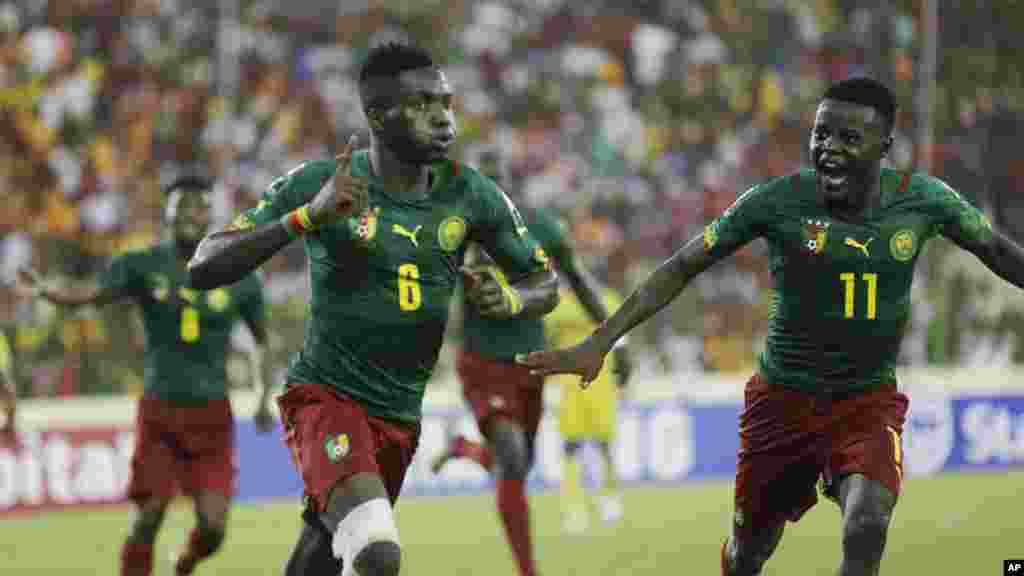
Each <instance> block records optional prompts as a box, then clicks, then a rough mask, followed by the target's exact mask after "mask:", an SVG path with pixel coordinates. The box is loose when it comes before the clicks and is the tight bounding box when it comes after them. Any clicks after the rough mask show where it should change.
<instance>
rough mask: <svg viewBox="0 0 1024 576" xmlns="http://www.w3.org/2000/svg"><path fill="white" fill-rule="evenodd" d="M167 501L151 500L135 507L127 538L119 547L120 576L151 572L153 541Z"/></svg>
mask: <svg viewBox="0 0 1024 576" xmlns="http://www.w3.org/2000/svg"><path fill="white" fill-rule="evenodd" d="M168 503H169V501H168V500H165V499H162V498H152V499H149V500H145V501H142V502H139V503H138V504H137V505H136V507H135V518H134V520H133V521H132V527H131V530H130V531H129V533H128V538H127V539H125V542H124V545H123V546H122V547H121V576H149V575H150V574H151V573H152V571H153V541H154V540H156V535H157V532H159V531H160V526H161V525H162V524H163V521H164V515H165V514H166V512H167V505H168Z"/></svg>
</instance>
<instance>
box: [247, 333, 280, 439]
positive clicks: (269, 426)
mask: <svg viewBox="0 0 1024 576" xmlns="http://www.w3.org/2000/svg"><path fill="white" fill-rule="evenodd" d="M244 322H245V325H246V326H247V327H248V328H249V332H250V333H252V337H253V340H254V341H255V346H254V347H253V350H252V351H251V352H250V354H249V366H250V369H251V370H252V374H253V378H254V384H255V386H256V388H258V389H259V391H260V399H259V402H258V403H257V405H256V412H255V414H253V423H254V424H255V426H256V430H257V431H259V432H270V431H271V430H273V429H274V416H273V414H271V412H270V383H271V382H272V381H273V378H272V377H271V371H270V363H269V362H267V361H266V358H267V328H266V326H265V325H264V323H263V322H262V321H261V320H257V319H254V318H250V317H248V316H245V317H244Z"/></svg>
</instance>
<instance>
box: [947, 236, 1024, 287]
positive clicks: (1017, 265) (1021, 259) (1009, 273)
mask: <svg viewBox="0 0 1024 576" xmlns="http://www.w3.org/2000/svg"><path fill="white" fill-rule="evenodd" d="M957 243H958V244H960V245H961V247H963V248H965V249H966V250H968V251H969V252H971V253H972V254H974V255H975V256H977V257H978V259H980V260H981V261H982V262H983V263H984V264H985V266H986V267H988V269H989V270H991V271H992V272H994V273H995V274H996V276H999V277H1000V278H1002V279H1003V280H1006V281H1007V282H1009V283H1010V284H1013V285H1014V286H1016V287H1018V288H1020V289H1022V290H1024V248H1022V247H1021V245H1020V244H1017V243H1016V242H1014V241H1013V240H1012V239H1011V238H1010V237H1009V236H1007V235H1006V234H1005V233H1003V232H1000V231H999V230H992V236H991V238H987V239H985V240H984V241H975V242H970V241H968V242H961V241H958V242H957Z"/></svg>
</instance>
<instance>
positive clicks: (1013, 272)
mask: <svg viewBox="0 0 1024 576" xmlns="http://www.w3.org/2000/svg"><path fill="white" fill-rule="evenodd" d="M894 114H895V104H894V101H893V97H892V93H891V92H890V91H889V89H888V88H886V87H885V86H884V85H882V84H880V83H878V82H876V81H874V80H871V79H866V78H857V79H849V80H844V81H842V82H839V83H837V84H834V85H832V86H831V87H830V88H829V89H828V91H827V92H826V93H825V95H824V97H823V99H822V100H821V101H820V103H819V104H818V108H817V112H816V117H815V121H814V127H813V129H812V131H811V134H810V146H809V147H810V158H811V160H812V162H813V168H812V169H804V170H800V171H798V172H796V173H794V174H791V175H788V176H784V177H781V178H777V179H774V180H771V181H768V182H766V183H764V184H761V185H759V186H755V187H753V188H752V189H750V190H748V191H747V192H746V193H745V194H743V195H742V196H740V197H739V199H738V200H737V201H736V203H735V204H733V206H732V207H730V208H729V209H728V210H726V211H725V212H724V213H723V214H722V215H721V216H720V217H719V218H717V219H716V220H714V221H713V222H712V223H711V224H710V225H708V226H707V227H706V228H705V229H704V233H703V234H702V235H700V236H698V237H697V238H695V239H693V240H692V241H690V242H689V243H687V244H686V245H685V246H684V247H683V248H681V249H680V250H679V251H678V252H677V253H676V254H675V255H673V256H672V257H671V258H669V259H668V260H667V261H666V262H664V263H663V264H662V265H661V267H660V268H658V270H656V271H655V272H654V273H652V274H651V276H650V277H648V278H647V280H646V281H645V282H644V283H643V284H642V285H641V286H640V287H639V288H638V289H637V291H636V292H634V293H633V295H631V296H630V297H629V298H628V299H627V300H626V302H625V303H624V304H623V306H622V308H620V309H619V311H618V312H617V313H616V314H615V315H614V316H612V318H611V319H610V320H608V322H606V323H605V324H604V325H602V326H601V327H599V328H598V329H597V330H596V331H595V332H594V333H593V334H591V335H590V336H589V337H588V338H587V339H586V340H584V341H583V342H581V343H579V344H578V345H577V346H575V347H573V348H569V349H565V350H560V351H551V352H539V353H536V354H533V355H531V356H529V357H528V358H526V359H524V362H525V363H526V365H528V366H530V367H531V368H532V369H533V370H535V371H536V372H537V373H539V374H550V373H555V372H573V373H577V374H580V375H582V377H583V380H584V381H587V382H589V381H590V380H593V378H594V376H595V375H596V374H597V373H598V370H599V369H600V367H601V362H602V358H603V357H604V355H605V353H606V352H607V350H608V349H610V348H611V346H612V344H613V343H614V342H615V341H616V340H617V339H618V338H619V337H621V336H622V335H623V334H625V333H626V332H628V331H629V330H630V329H632V328H633V327H634V326H636V325H637V324H639V323H640V322H643V321H644V320H646V319H647V318H649V317H650V316H651V315H653V314H654V313H656V312H657V311H658V310H660V309H662V308H663V307H664V306H665V305H667V304H668V303H669V302H671V301H672V299H673V298H675V297H676V296H677V295H678V294H679V292H680V291H681V290H682V289H683V288H684V287H685V286H686V285H687V284H688V283H689V282H690V280H692V279H693V278H694V277H695V276H697V275H698V274H700V273H701V272H702V271H704V270H706V269H707V268H709V267H711V266H712V265H714V264H715V263H716V262H718V261H719V260H722V259H723V258H725V257H727V256H728V255H730V254H732V253H733V252H734V251H736V250H737V249H738V248H739V247H741V246H743V245H744V244H746V243H748V242H750V241H751V240H753V239H755V238H764V239H765V240H766V241H767V244H768V251H769V252H768V254H769V265H770V269H771V271H772V274H773V276H774V279H775V286H776V292H775V299H774V306H773V307H772V310H773V312H772V315H771V324H770V327H769V332H768V338H767V342H766V344H765V350H764V352H763V353H762V355H761V358H760V369H759V370H758V373H757V374H756V375H754V376H753V377H752V378H751V379H750V381H749V382H748V383H747V386H746V392H745V395H744V397H745V400H744V409H743V412H742V415H741V416H740V430H739V433H740V452H739V462H738V466H737V471H736V488H735V490H736V491H735V511H734V517H733V527H732V536H731V538H729V539H728V540H727V541H726V543H725V544H724V545H723V549H722V572H723V574H727V575H733V576H738V575H750V574H760V573H761V567H762V565H763V564H764V563H765V561H766V560H767V559H768V558H769V556H771V554H772V552H773V551H774V550H775V547H776V545H777V544H778V542H779V539H780V538H781V536H782V531H783V527H784V525H785V522H786V521H787V520H789V521H796V520H798V519H799V518H800V517H801V515H802V514H803V513H804V512H805V511H806V510H807V509H809V508H810V507H811V506H813V505H814V503H815V502H816V493H815V483H816V481H817V479H818V478H819V476H821V477H823V479H824V482H823V489H824V493H825V494H826V495H827V496H830V497H832V498H834V499H836V501H837V502H838V503H839V506H840V509H841V512H842V533H843V537H842V550H843V559H842V563H841V565H840V568H839V571H838V574H840V575H841V576H861V575H874V574H878V569H879V565H880V563H881V559H882V553H883V550H884V547H885V541H886V533H887V531H888V527H889V519H890V518H891V516H892V512H893V507H894V506H895V505H896V499H897V497H898V495H899V492H900V485H901V482H902V479H903V462H902V449H901V441H900V434H901V431H902V427H903V422H904V417H905V415H906V411H907V406H908V400H907V397H906V396H904V395H903V394H901V393H900V392H899V391H898V390H897V383H896V375H895V373H894V370H893V367H894V364H895V362H896V358H897V354H898V351H899V348H900V346H899V345H900V341H901V339H902V335H903V328H904V326H905V324H906V321H907V318H908V314H909V307H910V283H911V279H912V277H913V269H914V265H915V263H916V261H917V258H918V256H919V255H920V254H921V248H922V247H923V245H924V243H925V242H926V241H928V240H929V239H930V238H932V237H934V236H936V235H940V234H941V235H943V236H945V237H947V238H949V239H950V240H952V241H953V242H954V243H956V244H957V245H958V246H960V247H961V248H963V249H965V250H968V251H970V252H971V253H973V254H974V255H976V256H977V257H978V258H979V259H980V260H981V261H982V262H983V263H984V264H985V265H986V266H987V267H988V268H989V269H990V270H992V271H993V272H994V273H995V274H997V275H998V276H1000V277H1001V278H1003V279H1005V280H1006V281H1008V282H1010V283H1012V284H1014V285H1015V286H1018V287H1024V251H1022V249H1021V247H1020V246H1019V245H1017V244H1016V243H1014V242H1013V241H1012V240H1010V239H1009V238H1007V237H1006V236H1005V235H1004V234H1002V233H1000V232H998V231H996V230H993V228H992V225H991V224H990V223H989V221H988V219H987V218H986V217H985V215H984V214H983V213H982V212H980V211H979V210H977V209H976V208H974V207H973V206H971V205H970V204H969V203H968V202H967V201H966V200H964V198H963V197H962V196H960V194H958V193H957V192H955V191H954V190H953V189H951V188H950V187H949V186H948V185H946V184H945V183H944V182H942V181H940V180H938V179H936V178H933V177H931V176H929V175H926V174H920V173H916V174H911V173H901V172H897V171H895V170H891V169H889V168H884V167H882V166H881V162H882V158H884V157H885V155H886V154H887V153H888V152H889V149H890V147H891V146H892V136H891V133H892V128H893V119H894ZM819 571H820V568H819Z"/></svg>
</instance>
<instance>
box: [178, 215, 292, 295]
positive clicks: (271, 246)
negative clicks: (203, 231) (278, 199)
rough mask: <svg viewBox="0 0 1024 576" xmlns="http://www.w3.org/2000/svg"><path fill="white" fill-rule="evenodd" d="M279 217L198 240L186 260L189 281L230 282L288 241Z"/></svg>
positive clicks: (199, 284)
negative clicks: (190, 258) (276, 219)
mask: <svg viewBox="0 0 1024 576" xmlns="http://www.w3.org/2000/svg"><path fill="white" fill-rule="evenodd" d="M292 239H293V238H292V236H291V234H289V232H288V230H287V229H286V228H285V227H284V224H282V223H281V222H280V221H277V222H268V223H266V224H263V225H261V226H256V227H254V228H248V229H243V230H237V229H233V230H222V231H220V232H214V233H213V234H210V235H209V236H207V237H206V238H204V239H203V241H202V242H201V243H200V244H199V248H197V249H196V253H195V255H194V256H192V260H190V261H189V263H188V276H189V284H190V285H191V286H192V287H193V288H196V289H198V290H212V289H214V288H218V287H220V286H226V285H229V284H234V283H235V282H238V281H239V280H241V279H242V278H244V277H245V276H246V275H247V274H249V273H250V272H252V271H253V270H255V269H257V268H259V267H260V266H261V265H262V264H263V263H264V262H266V261H267V260H269V259H270V257H271V256H273V255H274V254H277V253H278V252H279V251H280V250H281V249H282V248H284V247H285V246H287V245H288V244H290V243H291V241H292Z"/></svg>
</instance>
